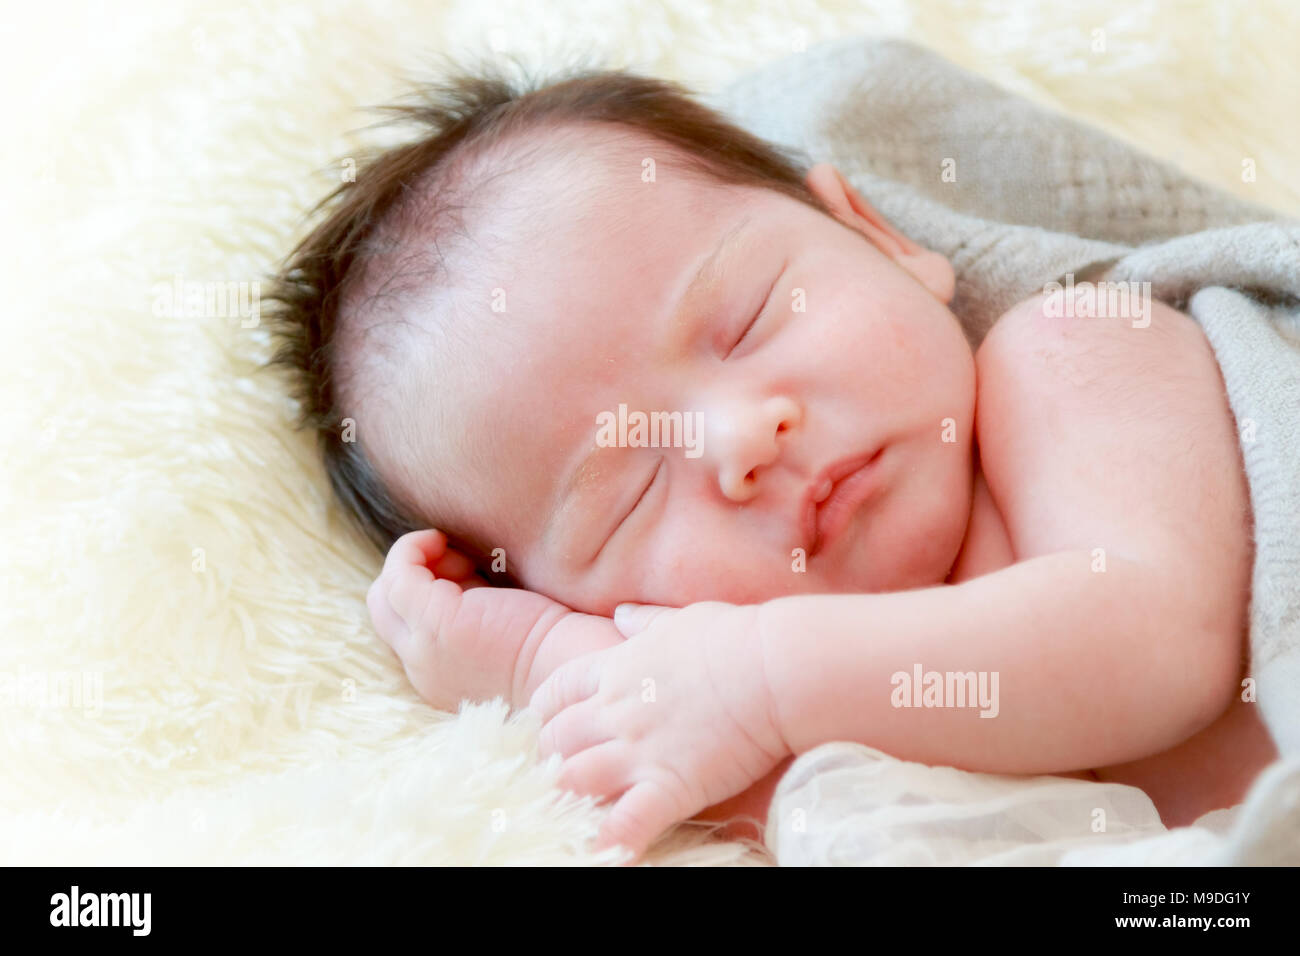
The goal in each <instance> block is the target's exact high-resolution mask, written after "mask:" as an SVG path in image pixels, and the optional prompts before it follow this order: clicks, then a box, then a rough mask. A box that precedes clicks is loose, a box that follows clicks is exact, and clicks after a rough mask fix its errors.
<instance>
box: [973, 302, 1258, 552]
mask: <svg viewBox="0 0 1300 956" xmlns="http://www.w3.org/2000/svg"><path fill="white" fill-rule="evenodd" d="M1111 285H1118V284H1116V283H1112V284H1111ZM1132 285H1135V286H1136V285H1138V284H1136V283H1135V284H1132ZM1146 289H1149V286H1148V287H1146ZM1062 291H1063V292H1064V290H1062ZM1070 292H1071V294H1058V295H1053V294H1052V293H1051V292H1048V293H1044V294H1039V295H1035V296H1034V297H1032V298H1030V299H1027V300H1025V301H1024V302H1021V303H1019V304H1017V305H1016V306H1015V307H1014V308H1012V309H1010V310H1008V312H1007V313H1006V314H1005V315H1004V316H1002V318H1001V319H999V320H998V322H997V323H995V325H994V326H993V328H992V329H991V330H990V331H989V333H988V335H987V336H986V337H985V339H984V341H983V342H982V343H981V345H980V347H979V349H978V350H977V351H976V354H975V364H976V381H977V390H978V391H977V397H976V404H975V411H976V423H975V428H976V441H977V444H978V446H979V449H980V461H981V467H982V469H983V471H984V475H985V479H986V481H987V482H988V486H989V490H990V492H991V494H992V496H993V498H994V500H995V501H996V502H997V504H998V507H999V510H1000V511H1001V512H1002V515H1003V517H1004V519H1005V521H1006V525H1007V530H1008V533H1009V535H1010V537H1011V539H1012V545H1013V547H1014V550H1015V553H1016V556H1017V560H1027V559H1028V558H1031V557H1034V556H1036V555H1039V554H1048V553H1052V552H1054V551H1057V550H1061V549H1062V548H1072V547H1083V546H1085V545H1087V542H1089V541H1093V542H1095V544H1096V545H1097V546H1103V545H1102V541H1101V540H1100V539H1101V538H1103V537H1107V538H1109V539H1110V544H1111V545H1112V546H1115V547H1117V548H1122V549H1123V550H1124V551H1126V552H1129V553H1130V554H1133V555H1136V554H1137V553H1139V552H1146V551H1147V550H1148V549H1152V548H1158V549H1160V550H1161V551H1164V550H1167V549H1169V548H1173V547H1183V548H1191V549H1193V550H1194V551H1195V550H1199V549H1200V548H1202V547H1206V546H1210V545H1211V544H1212V542H1213V537H1210V536H1211V535H1213V534H1216V533H1217V534H1220V535H1223V536H1228V537H1231V538H1236V539H1242V540H1244V538H1245V534H1244V530H1243V528H1242V517H1243V513H1244V514H1245V516H1246V517H1247V518H1248V516H1249V510H1248V508H1249V505H1248V497H1247V492H1246V488H1245V484H1244V480H1243V475H1242V471H1243V466H1242V464H1241V455H1240V448H1239V445H1238V443H1237V431H1236V424H1235V421H1234V420H1233V417H1232V412H1231V410H1230V408H1229V407H1228V403H1227V396H1226V394H1225V390H1224V386H1223V380H1222V378H1221V376H1220V373H1219V367H1218V363H1217V362H1216V360H1215V358H1214V352H1213V349H1212V348H1211V346H1210V344H1209V342H1208V340H1207V339H1206V337H1205V334H1204V332H1202V330H1201V328H1200V326H1199V325H1197V323H1196V322H1195V321H1194V320H1193V319H1191V318H1190V317H1189V316H1187V315H1184V314H1183V313H1181V312H1179V311H1178V310H1177V309H1174V308H1172V307H1171V306H1169V305H1167V304H1165V303H1162V302H1158V301H1154V300H1152V299H1151V298H1150V295H1149V291H1146V290H1145V289H1143V288H1141V287H1139V288H1137V289H1132V290H1129V289H1123V290H1114V289H1108V288H1102V289H1100V290H1097V289H1094V291H1093V292H1092V294H1087V293H1086V292H1085V291H1083V290H1082V288H1080V289H1074V290H1070ZM1207 513H1212V514H1207ZM1193 517H1195V519H1196V521H1195V522H1193V521H1192V520H1191V519H1192V518H1193ZM1198 523H1199V525H1198ZM1195 527H1199V528H1200V530H1199V531H1197V530H1192V529H1193V528H1195ZM1193 539H1195V540H1193ZM1202 539H1204V540H1202ZM1221 540H1222V539H1221ZM1087 546H1088V547H1092V545H1087Z"/></svg>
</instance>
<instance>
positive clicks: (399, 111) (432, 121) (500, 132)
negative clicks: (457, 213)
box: [263, 65, 828, 584]
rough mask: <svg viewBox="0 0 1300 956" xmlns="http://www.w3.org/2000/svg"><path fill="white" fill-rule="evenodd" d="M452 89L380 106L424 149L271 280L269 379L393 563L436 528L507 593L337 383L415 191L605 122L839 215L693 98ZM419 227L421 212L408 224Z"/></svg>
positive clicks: (325, 202)
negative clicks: (365, 436) (395, 228)
mask: <svg viewBox="0 0 1300 956" xmlns="http://www.w3.org/2000/svg"><path fill="white" fill-rule="evenodd" d="M443 77H444V78H442V79H440V80H437V81H433V82H427V83H420V84H418V85H417V86H416V87H415V89H414V92H413V94H412V96H411V97H410V99H409V100H408V101H406V102H403V103H400V104H396V105H391V106H385V107H381V108H380V109H381V111H382V112H384V113H386V114H389V115H390V117H391V118H390V120H389V125H392V124H398V125H405V124H410V125H413V126H414V127H415V131H416V136H415V138H413V139H410V140H409V141H406V142H404V143H402V144H401V145H397V146H392V147H390V148H387V149H382V150H378V151H373V152H372V153H371V154H369V155H368V156H363V157H362V159H361V160H360V161H359V162H358V163H357V166H356V170H355V177H353V178H352V179H351V181H344V182H343V183H342V184H341V185H339V186H338V187H337V188H336V189H334V190H333V191H332V192H330V193H329V194H328V195H327V196H326V197H325V198H324V199H322V200H321V201H320V202H319V203H318V204H317V205H316V207H315V208H314V209H312V210H311V212H310V213H309V216H308V218H309V219H310V218H312V217H314V216H316V215H318V214H322V215H323V218H322V219H321V220H320V222H319V223H318V224H317V225H315V227H314V228H312V229H311V231H310V232H309V233H308V234H307V235H306V237H305V238H303V239H302V240H301V241H300V242H299V243H298V244H297V246H296V247H295V248H294V249H293V251H292V252H291V253H290V254H289V256H288V257H287V258H286V259H285V261H284V263H283V265H282V266H281V268H280V270H279V271H278V273H277V274H276V275H274V276H272V277H270V281H269V285H270V293H269V295H267V296H266V299H267V300H268V305H267V307H265V308H264V312H263V314H264V317H265V319H266V321H267V323H268V327H269V329H270V332H271V335H272V339H273V343H274V347H275V348H274V354H273V357H272V359H271V360H270V362H269V363H268V367H276V368H280V369H282V370H286V371H287V373H288V376H289V378H290V391H291V393H292V395H293V397H294V398H295V399H297V401H298V405H299V416H298V422H297V427H298V428H299V429H303V428H310V429H312V430H314V431H315V432H316V435H317V439H318V443H319V447H320V450H321V455H322V457H323V460H324V465H325V472H326V474H327V475H328V477H329V482H330V485H331V487H332V488H333V491H334V494H335V495H336V496H337V498H338V500H339V502H340V503H341V504H342V505H343V508H344V510H345V512H346V513H347V514H348V515H349V518H350V519H351V520H352V521H353V522H354V523H355V524H356V525H357V527H358V528H359V529H360V530H361V531H362V532H363V533H364V534H365V536H366V537H368V538H369V539H370V540H371V541H372V542H373V543H374V544H375V546H376V547H377V548H378V549H379V550H380V552H381V553H383V552H387V550H388V549H389V547H390V546H391V545H392V543H393V542H394V541H395V540H396V539H397V538H398V537H400V536H401V535H403V534H405V533H406V532H408V531H413V530H417V529H420V528H425V527H430V526H435V527H439V529H440V530H442V531H443V532H444V533H446V534H447V536H448V539H449V542H450V543H451V545H452V546H453V547H456V548H458V549H459V550H461V551H463V552H464V553H465V554H467V555H468V556H469V557H470V558H471V559H472V560H474V561H475V563H476V564H478V565H479V567H480V569H482V570H483V572H484V573H485V574H486V575H487V576H488V577H489V578H490V579H491V580H494V581H497V582H498V583H507V584H509V583H513V579H512V578H511V577H510V576H509V575H506V576H504V577H503V576H501V575H493V574H491V573H489V572H488V569H487V555H486V553H485V552H486V545H485V543H484V542H483V541H481V540H477V539H476V538H475V536H474V535H473V533H472V532H471V531H469V530H468V529H463V528H453V527H442V526H441V525H439V524H436V523H434V522H436V521H437V520H438V519H437V516H429V515H425V516H421V515H418V514H415V513H413V511H414V510H415V509H414V508H412V507H411V506H410V505H409V503H407V502H404V501H402V500H400V498H399V496H397V495H395V494H394V493H393V492H392V490H391V489H390V488H388V487H386V485H385V482H384V481H383V480H382V479H381V478H380V476H379V474H378V473H377V471H376V469H375V467H374V466H373V464H372V462H371V461H370V460H369V459H368V458H367V456H366V453H365V452H364V450H363V449H362V447H361V444H360V443H359V442H357V441H355V440H345V434H344V432H345V427H344V426H345V422H344V419H345V418H347V416H348V414H349V411H348V410H347V409H345V408H343V407H341V406H340V402H339V396H338V394H337V393H338V391H339V388H338V381H339V378H340V370H341V368H342V367H343V363H344V362H345V360H346V359H348V357H349V356H348V355H346V354H344V353H345V352H346V350H345V349H341V348H340V346H339V339H340V332H341V331H342V329H343V323H344V322H345V321H346V320H347V316H346V315H345V314H344V313H345V312H346V313H350V312H351V311H353V310H352V309H350V308H349V309H344V308H343V303H344V300H345V297H346V295H347V293H348V291H349V289H350V288H355V286H356V284H357V283H358V282H359V277H360V276H361V275H362V274H363V273H365V271H366V269H367V264H368V263H373V262H375V261H377V260H376V253H375V252H374V247H375V243H376V239H375V237H376V234H377V232H378V230H379V229H380V227H381V226H384V225H386V223H387V220H389V219H391V218H392V217H394V216H400V215H402V214H403V213H402V209H403V206H404V204H406V208H408V209H409V202H410V197H411V194H412V192H413V191H414V190H415V189H417V188H418V189H420V190H421V191H424V192H430V191H431V192H432V197H431V198H432V199H434V200H436V198H437V194H438V193H439V192H440V191H442V190H443V189H444V188H445V187H446V182H445V178H444V177H442V176H441V174H442V173H443V172H445V171H447V170H449V169H450V167H451V166H452V164H453V162H454V163H456V164H457V165H458V166H462V164H463V162H464V160H465V159H466V158H467V157H470V158H472V157H475V156H480V155H482V154H483V153H484V151H485V150H487V149H489V148H490V147H492V146H493V145H494V144H496V143H499V142H501V141H502V140H503V139H505V138H506V137H515V136H517V135H519V134H521V133H523V134H526V133H528V132H531V131H537V130H542V129H554V128H557V127H561V126H564V125H566V124H571V123H590V122H597V123H606V124H613V125H615V126H618V127H621V128H623V129H627V130H633V131H638V132H640V133H643V134H648V135H649V136H652V137H654V138H655V139H657V140H659V141H661V142H663V143H665V144H667V145H669V146H671V147H675V151H676V153H678V154H679V155H680V156H681V157H682V158H683V159H684V161H685V162H686V163H687V164H688V168H689V169H691V170H692V171H694V172H696V173H699V174H701V175H702V176H704V177H707V178H709V179H710V180H712V181H715V182H717V183H718V184H721V185H735V186H749V187H759V188H765V189H771V190H775V191H777V192H780V193H783V194H785V195H787V196H790V197H791V198H793V199H796V200H798V201H799V202H803V203H806V204H808V205H810V206H812V207H813V208H815V209H817V210H818V211H820V212H828V210H827V209H826V207H825V206H824V205H822V204H821V202H820V201H819V200H818V199H817V198H816V197H815V196H814V194H813V193H812V192H811V191H810V190H809V189H808V187H807V186H806V185H805V183H804V175H805V172H806V164H805V163H803V162H802V161H801V159H799V158H795V154H793V153H787V152H786V151H784V150H782V149H780V148H778V147H775V146H773V145H771V144H769V143H767V142H765V141H763V140H762V139H759V138H758V137H756V136H754V135H752V134H750V133H748V132H746V131H745V130H743V129H741V128H740V127H738V126H737V125H735V124H734V123H732V122H731V121H729V120H728V119H726V118H725V117H724V116H723V114H721V113H719V112H717V111H714V110H712V109H709V108H708V107H706V106H704V105H702V104H701V103H699V102H697V101H696V100H695V99H693V98H692V95H691V94H690V93H689V92H688V91H687V90H686V89H685V88H683V87H682V86H680V85H678V84H676V83H673V82H669V81H665V80H661V79H656V78H652V77H647V76H642V75H637V74H634V73H630V72H628V71H626V70H607V69H592V68H589V67H588V68H578V69H571V70H569V71H566V72H565V73H563V74H561V75H558V76H554V77H552V78H550V79H547V80H530V79H527V78H525V79H522V80H518V81H512V80H510V79H507V78H506V74H505V73H504V72H503V71H502V70H501V69H500V68H499V67H497V68H493V67H490V66H489V67H485V68H478V69H474V70H467V69H463V68H459V67H456V66H454V65H453V66H452V68H450V69H447V70H445V72H444V74H443ZM438 208H439V207H438V204H437V202H430V203H429V204H428V207H427V209H428V210H432V211H431V212H430V211H426V210H425V207H423V206H422V207H420V214H419V215H420V225H421V228H422V229H425V230H427V231H428V232H429V233H431V234H432V235H433V237H434V241H435V244H436V240H437V237H438V235H439V233H440V230H442V231H443V234H449V233H450V231H451V230H452V229H453V228H454V227H453V226H452V225H451V224H450V223H448V222H441V221H440V219H439V216H440V213H439V212H438ZM406 215H409V212H408V213H406Z"/></svg>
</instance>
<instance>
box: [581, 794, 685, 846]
mask: <svg viewBox="0 0 1300 956" xmlns="http://www.w3.org/2000/svg"><path fill="white" fill-rule="evenodd" d="M688 818H689V813H687V814H686V815H685V816H684V815H683V814H682V811H681V809H680V808H679V806H678V801H677V800H676V799H675V798H674V795H673V794H672V793H670V792H669V791H668V789H667V788H665V787H664V786H663V785H662V784H660V783H659V782H657V781H654V780H643V781H641V782H640V783H638V784H636V785H635V786H633V787H632V788H631V789H630V790H628V791H627V792H626V793H624V794H623V796H621V797H620V798H619V799H618V802H617V803H615V804H614V809H612V810H610V811H609V816H607V817H605V820H604V822H603V823H602V824H601V825H600V832H599V833H598V834H597V836H596V844H595V847H594V849H595V850H596V851H597V852H600V851H601V850H603V849H605V848H607V847H611V846H624V847H627V848H628V849H629V850H631V851H632V853H633V856H632V859H630V860H628V861H627V863H635V862H637V861H638V860H640V859H641V857H642V855H644V853H645V851H646V850H648V849H649V848H650V844H652V843H654V841H655V840H656V839H658V838H659V837H660V836H661V835H662V834H663V833H664V832H665V831H666V830H668V829H669V828H670V827H672V825H673V824H675V823H677V822H679V821H681V820H685V819H688ZM625 865H626V864H625Z"/></svg>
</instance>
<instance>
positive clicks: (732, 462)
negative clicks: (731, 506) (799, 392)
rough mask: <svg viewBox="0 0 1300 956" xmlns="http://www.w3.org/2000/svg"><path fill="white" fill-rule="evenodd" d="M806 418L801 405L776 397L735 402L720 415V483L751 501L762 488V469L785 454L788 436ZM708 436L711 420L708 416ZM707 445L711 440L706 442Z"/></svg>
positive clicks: (735, 496)
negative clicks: (783, 449) (741, 402)
mask: <svg viewBox="0 0 1300 956" xmlns="http://www.w3.org/2000/svg"><path fill="white" fill-rule="evenodd" d="M802 420H803V416H802V412H801V410H800V408H799V404H798V403H797V402H795V401H794V400H793V399H791V398H788V397H787V396H784V395H780V396H772V397H771V398H768V399H765V400H763V401H762V402H759V403H757V404H748V405H740V404H737V405H734V406H732V407H731V409H729V410H728V411H726V412H724V413H723V414H722V415H720V416H719V420H718V421H717V429H716V431H717V434H716V435H715V436H712V437H713V440H714V442H716V445H715V447H718V446H720V448H719V456H718V484H719V486H720V487H721V489H722V493H723V494H724V495H726V496H727V497H728V498H729V499H731V500H732V501H737V502H744V501H749V500H750V499H751V498H753V497H754V496H755V495H757V494H758V491H759V487H758V486H759V481H760V479H761V472H762V470H763V469H765V468H767V467H768V466H769V465H771V464H773V463H774V462H775V461H777V459H779V458H780V457H781V449H782V446H783V444H784V442H785V440H786V439H785V437H782V436H784V435H785V434H786V433H788V432H789V431H790V430H791V429H792V428H795V427H796V426H798V425H799V424H800V423H801V422H802ZM705 429H706V435H707V429H708V419H707V418H706V419H705ZM706 444H707V442H706Z"/></svg>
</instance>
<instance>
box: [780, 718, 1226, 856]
mask: <svg viewBox="0 0 1300 956" xmlns="http://www.w3.org/2000/svg"><path fill="white" fill-rule="evenodd" d="M1239 809H1240V808H1239V807H1233V808H1231V809H1226V810H1215V811H1213V812H1211V813H1207V814H1205V815H1204V816H1202V817H1200V818H1199V819H1198V820H1197V821H1196V823H1195V824H1194V825H1193V826H1189V827H1179V828H1177V829H1175V830H1169V829H1167V828H1166V827H1165V826H1164V825H1163V824H1162V823H1161V822H1160V817H1159V815H1158V814H1157V813H1156V809H1155V806H1154V804H1152V802H1151V800H1150V798H1148V797H1147V795H1146V794H1145V793H1143V792H1142V791H1141V790H1139V789H1137V788H1136V787H1130V786H1125V785H1122V784H1115V783H1096V782H1092V781H1087V780H1074V779H1070V778H1066V777H1050V776H1042V777H1020V776H1004V775H997V774H984V773H970V772H967V771H962V770H955V769H953V768H951V767H928V766H925V765H924V764H918V763H911V762H908V761H903V760H897V759H895V758H893V757H890V756H888V755H887V754H884V753H881V752H880V751H878V750H875V749H873V748H871V747H866V746H864V745H862V744H854V743H831V744H824V745H823V746H821V747H818V748H816V749H815V750H812V751H809V752H808V753H806V754H803V755H802V756H801V757H800V758H799V759H798V760H796V761H795V762H794V763H793V764H792V765H791V767H790V769H789V771H787V773H786V775H785V776H784V777H783V778H782V780H781V783H780V785H779V786H778V787H777V790H776V792H775V794H774V795H773V799H772V804H771V808H770V810H769V815H768V826H767V835H766V840H767V845H768V847H769V849H770V850H771V851H772V852H773V853H774V854H775V856H776V858H777V860H778V862H779V863H781V864H782V865H784V866H838V865H849V866H898V865H903V866H958V865H998V866H1044V865H1063V866H1071V865H1085V866H1086V865H1111V866H1124V865H1129V864H1145V865H1152V864H1155V865H1161V864H1163V865H1173V864H1180V863H1193V864H1202V865H1204V864H1211V865H1213V864H1226V863H1228V862H1230V858H1229V854H1228V848H1227V840H1226V839H1225V838H1224V837H1225V835H1226V834H1227V833H1228V831H1229V830H1230V829H1231V828H1232V826H1233V823H1234V821H1235V819H1236V816H1237V813H1238V811H1239Z"/></svg>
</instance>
